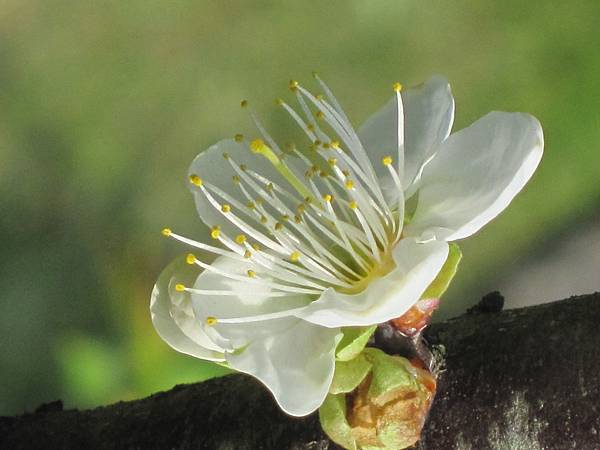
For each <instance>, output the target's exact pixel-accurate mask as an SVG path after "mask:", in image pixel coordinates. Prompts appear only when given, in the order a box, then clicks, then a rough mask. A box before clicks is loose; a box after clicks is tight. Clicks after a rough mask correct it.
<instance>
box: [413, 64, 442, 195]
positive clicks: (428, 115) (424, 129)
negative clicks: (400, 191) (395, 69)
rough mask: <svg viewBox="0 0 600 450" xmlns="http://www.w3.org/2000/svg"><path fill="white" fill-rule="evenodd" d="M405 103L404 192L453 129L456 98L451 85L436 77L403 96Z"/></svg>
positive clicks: (438, 76)
mask: <svg viewBox="0 0 600 450" xmlns="http://www.w3.org/2000/svg"><path fill="white" fill-rule="evenodd" d="M402 100H403V103H404V129H405V131H404V175H403V176H402V185H403V186H404V190H405V191H407V190H410V187H411V184H412V183H413V182H414V181H415V177H417V175H418V173H419V170H420V168H421V166H422V165H423V163H425V162H426V161H427V160H428V159H429V158H430V157H431V156H432V155H433V154H434V152H435V151H436V149H437V147H438V145H439V144H440V143H441V142H443V141H444V140H445V139H446V138H447V137H448V135H449V134H450V130H451V129H452V123H453V122H454V98H453V97H452V92H451V90H450V83H448V80H447V79H446V78H444V77H443V76H441V75H434V76H432V77H431V78H430V79H429V80H427V81H426V82H425V83H423V84H422V85H420V86H417V87H415V88H411V89H407V90H406V91H404V92H403V93H402Z"/></svg>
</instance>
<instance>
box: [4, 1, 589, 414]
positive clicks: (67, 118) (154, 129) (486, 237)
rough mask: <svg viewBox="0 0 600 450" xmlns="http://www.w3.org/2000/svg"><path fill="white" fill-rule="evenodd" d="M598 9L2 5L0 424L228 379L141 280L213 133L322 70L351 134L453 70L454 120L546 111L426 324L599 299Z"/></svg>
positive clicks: (185, 204)
mask: <svg viewBox="0 0 600 450" xmlns="http://www.w3.org/2000/svg"><path fill="white" fill-rule="evenodd" d="M598 23H600V2H598V1H597V0H587V1H584V0H581V1H577V0H575V1H571V2H564V1H533V0H530V1H523V0H504V1H502V2H498V1H481V0H472V1H454V2H447V1H427V2H424V1H420V0H410V1H409V0H395V1H384V0H368V1H367V0H347V1H327V2H318V1H308V0H304V1H212V2H209V1H183V0H172V1H158V0H143V1H141V0H132V1H127V2H122V1H120V0H119V1H117V0H114V1H112V0H105V1H86V0H82V1H66V0H52V1H45V0H4V1H2V2H1V3H0V288H1V291H0V292H1V294H0V414H14V413H18V412H22V411H24V410H31V409H33V408H35V406H36V405H38V404H40V403H41V402H45V401H50V400H54V399H56V398H62V399H63V400H64V401H65V403H66V405H67V407H87V406H93V405H98V404H105V403H108V402H112V401H116V400H120V399H131V398H135V397H140V396H144V395H147V394H149V393H151V392H155V391H157V390H161V389H167V388H170V387H172V386H173V385H174V384H176V383H182V382H192V381H197V380H201V379H203V378H206V377H210V376H214V375H218V374H222V373H223V370H224V369H221V368H218V367H216V366H213V365H210V364H207V363H202V362H200V361H197V360H193V359H192V358H189V357H186V356H182V355H179V354H176V353H175V352H174V351H171V350H170V349H169V348H168V347H167V346H166V345H165V344H164V343H163V342H162V341H161V340H160V339H159V338H158V336H157V335H156V334H155V332H154V330H153V328H152V325H151V322H150V318H149V312H148V303H149V296H150V291H151V289H152V285H153V283H154V280H155V279H156V277H157V276H158V274H159V273H160V271H161V268H162V267H164V266H165V265H166V264H167V263H168V262H169V261H170V260H171V259H172V258H173V257H174V256H176V255H178V254H181V253H183V252H185V249H184V248H183V247H182V246H180V245H178V244H177V243H175V242H173V241H167V240H164V239H162V238H161V236H160V229H161V228H162V227H163V226H166V225H168V226H171V227H172V228H174V229H176V230H178V231H180V232H182V233H183V234H187V235H190V236H192V237H196V238H202V237H203V236H205V233H206V231H205V229H203V226H202V225H201V223H200V221H199V219H198V218H197V217H196V214H195V210H194V206H193V202H192V198H191V196H190V195H189V193H188V190H187V188H186V179H185V174H186V170H187V166H188V164H189V163H190V162H191V160H192V159H193V157H194V156H195V155H196V154H197V153H198V152H199V151H202V149H204V148H206V147H207V146H208V145H209V144H211V143H213V142H215V141H217V140H219V139H220V138H222V137H224V136H233V135H234V134H235V133H238V132H242V133H245V134H248V135H252V134H254V133H255V132H254V131H253V129H252V127H251V124H250V121H249V119H248V116H247V113H246V112H244V111H242V110H240V109H239V101H240V100H241V99H242V98H248V99H249V100H250V101H251V102H252V104H253V106H254V108H255V109H256V110H257V111H258V112H259V113H260V114H261V116H262V117H263V118H264V121H265V122H266V124H267V125H268V126H269V128H270V129H272V130H274V133H275V135H276V136H280V137H284V136H285V135H286V133H288V130H290V129H291V125H290V124H291V123H290V121H289V120H288V118H287V117H286V116H285V114H284V113H283V112H282V111H281V110H279V109H277V108H276V107H275V106H274V104H273V99H274V98H276V97H279V96H288V97H289V92H288V91H287V82H288V80H289V79H290V78H292V77H293V78H298V79H300V80H303V81H305V82H306V83H307V84H310V83H311V81H312V79H311V75H310V74H311V71H313V70H318V71H319V73H320V74H321V76H322V77H323V78H324V79H325V80H326V81H327V82H328V83H329V85H330V86H331V87H332V88H333V89H334V91H335V93H336V94H337V96H338V97H339V98H340V100H341V102H342V104H343V106H344V107H345V108H346V111H347V112H348V115H349V116H350V117H351V118H352V119H353V121H354V122H355V123H356V124H357V125H358V124H359V123H360V122H361V121H362V120H364V119H365V118H366V117H367V116H368V115H369V114H370V113H371V112H373V111H375V110H376V109H377V108H378V107H379V106H380V105H382V104H383V102H385V101H386V99H387V98H388V97H389V96H390V95H391V89H390V86H391V83H392V82H394V81H397V80H399V81H401V82H402V83H403V84H404V85H412V84H417V83H419V82H421V81H423V80H425V79H426V78H427V77H428V76H430V75H431V74H433V73H442V74H444V75H446V76H447V77H448V78H449V79H450V80H451V82H452V85H453V91H454V95H455V98H456V102H457V114H456V123H455V129H459V128H462V127H464V126H466V125H468V124H469V123H471V122H473V121H474V120H476V119H477V118H479V117H480V116H482V115H483V114H485V113H486V112H488V111H490V110H492V109H498V110H509V111H511V110H514V111H527V112H530V113H532V114H534V115H536V116H537V117H538V118H539V119H540V120H541V122H542V124H543V126H544V130H545V136H546V153H545V156H544V159H543V162H542V164H541V167H540V169H539V171H538V172H537V173H536V175H535V176H534V178H533V180H532V181H531V183H530V184H529V185H528V186H527V187H526V189H525V191H524V192H523V193H522V194H521V195H520V196H519V197H518V198H517V199H516V200H515V201H514V203H513V204H512V206H511V207H510V208H509V209H508V210H507V211H506V212H505V213H504V214H502V216H501V217H500V218H498V219H497V220H496V221H495V222H493V224H491V225H490V226H488V227H486V228H485V229H484V230H483V231H482V232H481V233H480V234H478V235H477V236H476V237H473V238H471V239H469V240H468V241H466V242H464V243H463V244H462V248H463V252H464V260H463V261H464V262H463V264H462V267H461V270H460V272H459V275H458V276H457V278H456V280H455V283H454V285H453V287H452V289H451V291H450V292H449V293H448V295H447V296H446V298H445V299H444V305H443V308H442V311H441V313H440V315H439V317H448V316H451V315H455V314H458V313H460V312H462V311H464V309H465V308H467V307H468V306H469V305H471V304H473V303H475V302H476V301H477V300H478V299H479V298H480V297H481V296H482V295H483V294H485V293H486V292H488V291H489V290H493V289H498V288H500V289H502V290H503V291H504V292H505V294H506V296H507V304H508V305H509V306H516V305H520V304H529V303H536V302H540V301H549V300H553V299H559V298H562V297H565V296H567V295H569V294H571V293H578V292H585V291H591V290H594V289H600V286H599V281H598V278H600V276H599V268H600V260H599V255H600V247H599V241H600V235H599V233H598V230H599V228H600V227H599V226H598V225H599V224H600V213H599V211H600V182H599V180H600V148H599V145H600V144H599V143H600V32H599V31H598Z"/></svg>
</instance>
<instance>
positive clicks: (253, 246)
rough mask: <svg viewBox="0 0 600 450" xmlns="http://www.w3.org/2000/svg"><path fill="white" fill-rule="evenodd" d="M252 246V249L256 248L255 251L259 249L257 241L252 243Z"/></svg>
mask: <svg viewBox="0 0 600 450" xmlns="http://www.w3.org/2000/svg"><path fill="white" fill-rule="evenodd" d="M252 248H253V249H254V250H256V251H257V252H258V251H260V245H259V244H258V243H257V242H255V243H254V244H252Z"/></svg>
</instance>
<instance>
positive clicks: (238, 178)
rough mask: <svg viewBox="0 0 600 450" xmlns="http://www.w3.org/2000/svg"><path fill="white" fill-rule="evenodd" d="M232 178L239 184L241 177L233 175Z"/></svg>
mask: <svg viewBox="0 0 600 450" xmlns="http://www.w3.org/2000/svg"><path fill="white" fill-rule="evenodd" d="M231 179H232V180H233V182H234V183H235V184H238V183H239V182H240V177H238V176H237V175H234V176H232V177H231Z"/></svg>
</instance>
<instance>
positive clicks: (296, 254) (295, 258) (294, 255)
mask: <svg viewBox="0 0 600 450" xmlns="http://www.w3.org/2000/svg"><path fill="white" fill-rule="evenodd" d="M300 256H302V255H301V253H300V252H299V251H298V250H295V251H293V252H292V254H291V255H290V261H292V262H297V261H298V260H299V259H300Z"/></svg>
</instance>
